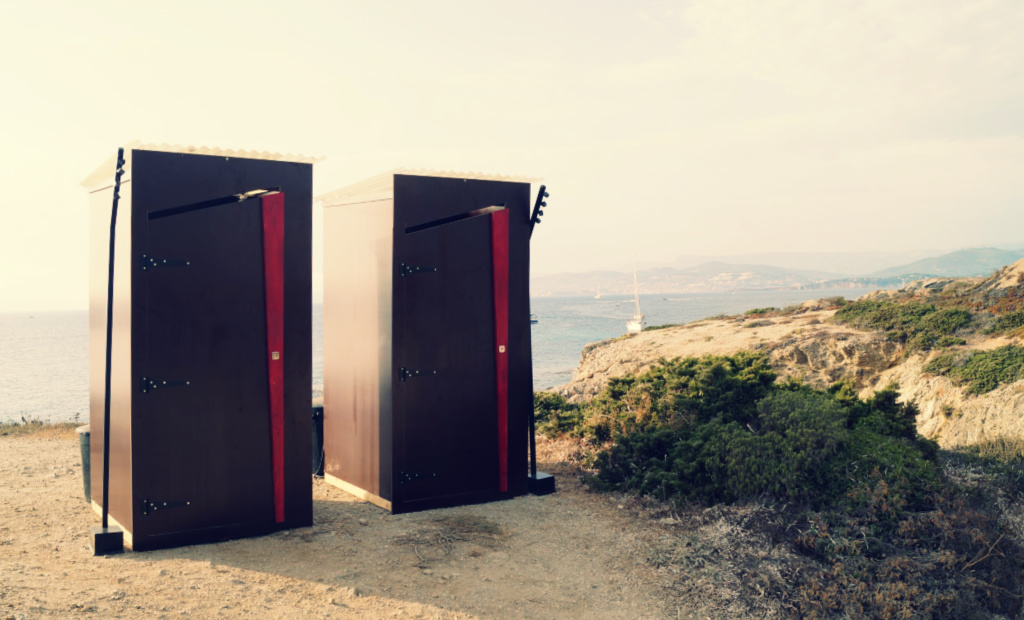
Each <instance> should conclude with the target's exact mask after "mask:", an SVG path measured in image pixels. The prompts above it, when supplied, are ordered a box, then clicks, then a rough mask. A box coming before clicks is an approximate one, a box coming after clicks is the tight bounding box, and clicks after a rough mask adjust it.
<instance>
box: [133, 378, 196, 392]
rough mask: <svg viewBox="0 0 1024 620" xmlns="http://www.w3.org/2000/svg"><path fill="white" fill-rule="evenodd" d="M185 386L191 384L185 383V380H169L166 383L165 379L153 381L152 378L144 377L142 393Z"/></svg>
mask: <svg viewBox="0 0 1024 620" xmlns="http://www.w3.org/2000/svg"><path fill="white" fill-rule="evenodd" d="M183 385H189V382H188V381H185V380H177V379H176V380H170V379H169V380H166V381H165V380H163V379H153V378H150V377H143V378H142V393H143V394H145V393H146V392H153V391H155V390H160V389H163V388H172V387H181V386H183Z"/></svg>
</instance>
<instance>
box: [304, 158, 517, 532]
mask: <svg viewBox="0 0 1024 620" xmlns="http://www.w3.org/2000/svg"><path fill="white" fill-rule="evenodd" d="M317 202H318V204H319V205H321V206H322V207H323V214H324V452H325V461H326V466H325V470H326V474H325V475H326V480H327V481H328V482H329V483H331V484H334V485H335V486H338V487H340V488H342V489H344V490H346V491H348V492H350V493H353V494H355V495H357V496H359V497H361V498H364V499H366V500H368V501H371V502H373V503H375V504H377V505H378V506H381V507H383V508H385V509H387V510H390V511H392V512H395V513H398V512H407V511H413V510H422V509H427V508H436V507H442V506H455V505H461V504H469V503H476V502H484V501H491V500H497V499H504V498H509V497H514V496H516V495H521V494H524V493H526V492H527V476H528V472H527V464H528V460H527V441H528V422H529V416H530V415H531V414H532V408H533V385H532V384H533V378H532V366H531V352H530V302H529V293H530V282H529V274H530V217H531V212H530V210H531V203H530V180H529V179H522V178H512V177H502V176H497V175H490V176H488V175H464V174H451V173H430V172H416V171H406V170H397V171H391V172H388V173H385V174H382V175H379V176H376V177H373V178H371V179H368V180H366V181H363V182H361V183H357V184H355V185H352V186H349V187H345V188H343V189H340V190H337V191H334V192H331V193H329V194H325V195H323V196H320V197H318V198H317Z"/></svg>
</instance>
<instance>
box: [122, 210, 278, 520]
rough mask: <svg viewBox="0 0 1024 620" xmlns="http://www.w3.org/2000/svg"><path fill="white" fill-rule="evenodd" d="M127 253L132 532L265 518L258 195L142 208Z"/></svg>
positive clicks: (267, 484) (266, 442)
mask: <svg viewBox="0 0 1024 620" xmlns="http://www.w3.org/2000/svg"><path fill="white" fill-rule="evenodd" d="M139 254H145V255H146V259H145V261H146V262H145V263H144V264H145V265H146V270H145V272H144V276H143V278H142V281H143V283H144V285H145V287H146V296H145V299H146V304H145V307H144V308H140V309H137V313H136V315H137V316H139V318H140V319H141V321H140V322H139V324H138V325H137V326H136V329H142V330H144V332H145V338H146V339H147V346H146V352H147V355H146V359H145V360H144V361H143V363H142V364H141V366H138V367H139V368H141V369H142V371H141V372H142V373H144V375H145V381H143V380H142V378H139V383H140V384H139V386H138V389H139V391H140V394H139V395H138V397H137V400H136V402H137V403H139V404H140V405H141V407H138V408H137V411H138V412H139V413H137V414H136V416H135V418H134V426H135V428H133V436H134V446H133V457H134V460H135V464H134V466H135V468H136V471H137V472H138V475H137V476H136V477H135V485H136V488H135V493H134V495H135V497H136V498H137V500H136V503H137V504H139V505H138V506H136V516H135V536H136V537H139V536H140V535H143V536H152V537H159V536H161V535H166V534H173V533H176V532H183V531H195V530H204V529H210V528H221V527H231V526H238V525H240V524H245V523H260V522H266V523H272V522H273V519H274V509H273V501H274V500H273V487H272V474H271V456H270V454H271V440H270V412H269V401H268V379H267V362H266V342H267V340H266V314H265V304H264V280H263V277H264V273H263V258H262V257H263V247H262V220H261V210H260V200H259V199H251V200H247V201H245V202H235V203H230V204H225V205H219V206H214V207H207V208H202V209H197V210H193V211H187V212H183V213H178V214H176V215H171V216H167V217H162V218H161V217H158V218H156V219H150V221H149V229H148V239H147V242H146V244H145V249H143V250H142V251H141V252H139V250H138V249H136V254H135V256H136V257H137V259H139V260H142V257H141V256H140V255H139ZM164 261H166V262H164ZM138 310H140V311H141V312H138ZM165 382H166V383H165ZM165 503H166V506H165V505H164V504H165Z"/></svg>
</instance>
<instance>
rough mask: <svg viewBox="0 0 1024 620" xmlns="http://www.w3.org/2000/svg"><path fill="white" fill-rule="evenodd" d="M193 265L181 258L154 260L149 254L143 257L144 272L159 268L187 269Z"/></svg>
mask: <svg viewBox="0 0 1024 620" xmlns="http://www.w3.org/2000/svg"><path fill="white" fill-rule="evenodd" d="M191 264H192V263H191V262H189V261H187V260H183V259H180V258H154V257H152V256H149V255H147V254H143V255H142V270H143V271H148V270H150V269H156V268H157V267H187V266H188V265H191Z"/></svg>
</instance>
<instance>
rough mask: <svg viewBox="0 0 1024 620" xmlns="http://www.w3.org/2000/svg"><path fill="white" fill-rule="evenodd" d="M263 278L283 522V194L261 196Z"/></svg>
mask: <svg viewBox="0 0 1024 620" xmlns="http://www.w3.org/2000/svg"><path fill="white" fill-rule="evenodd" d="M260 200H261V203H262V204H261V206H262V208H263V282H264V294H265V296H266V306H267V374H268V377H269V380H270V456H271V471H272V473H273V477H274V519H275V521H276V522H277V523H284V194H282V193H280V192H277V193H273V194H267V195H266V196H263V198H261V199H260Z"/></svg>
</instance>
